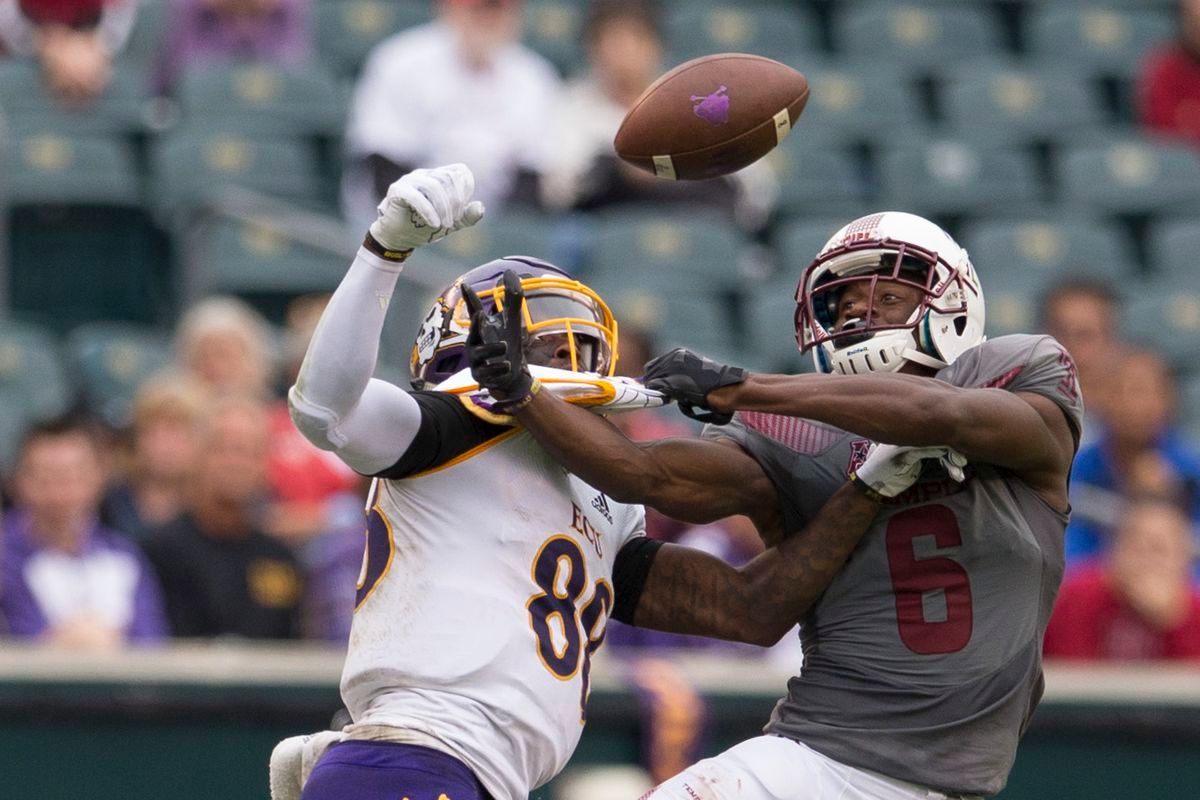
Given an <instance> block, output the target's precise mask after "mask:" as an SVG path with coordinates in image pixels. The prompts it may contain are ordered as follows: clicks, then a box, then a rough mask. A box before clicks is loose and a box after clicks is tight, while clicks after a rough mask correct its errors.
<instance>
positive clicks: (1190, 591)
mask: <svg viewBox="0 0 1200 800" xmlns="http://www.w3.org/2000/svg"><path fill="white" fill-rule="evenodd" d="M1192 558H1193V552H1192V535H1191V522H1190V520H1189V519H1188V516H1187V514H1185V513H1184V511H1183V510H1182V509H1181V508H1180V507H1179V506H1178V504H1176V503H1174V502H1172V501H1171V500H1169V499H1164V498H1162V497H1156V496H1146V497H1139V498H1134V499H1132V500H1131V501H1130V502H1129V504H1128V506H1127V507H1126V509H1125V511H1124V513H1123V515H1122V517H1121V521H1120V523H1119V525H1118V527H1117V530H1116V538H1115V541H1114V544H1113V548H1112V550H1111V552H1110V553H1109V554H1108V555H1107V557H1106V558H1105V559H1104V560H1103V561H1101V562H1098V563H1097V564H1096V565H1094V566H1091V567H1087V568H1083V569H1080V570H1079V571H1077V572H1075V573H1074V574H1073V575H1071V576H1070V577H1068V578H1067V580H1066V581H1065V582H1064V583H1063V587H1062V590H1061V591H1060V592H1059V594H1058V602H1057V603H1056V604H1055V606H1054V614H1053V616H1052V617H1051V619H1050V625H1049V626H1048V627H1047V629H1046V638H1045V643H1044V654H1045V656H1046V658H1072V659H1085V660H1093V661H1099V660H1105V661H1132V660H1149V659H1189V660H1200V591H1198V590H1197V589H1195V588H1194V587H1193V586H1192V583H1191V562H1192Z"/></svg>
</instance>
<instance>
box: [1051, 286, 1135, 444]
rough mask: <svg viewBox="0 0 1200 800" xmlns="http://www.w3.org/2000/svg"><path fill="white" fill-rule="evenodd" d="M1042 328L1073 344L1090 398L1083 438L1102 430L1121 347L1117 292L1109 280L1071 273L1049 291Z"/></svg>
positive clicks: (1081, 383)
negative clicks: (1115, 360)
mask: <svg viewBox="0 0 1200 800" xmlns="http://www.w3.org/2000/svg"><path fill="white" fill-rule="evenodd" d="M1040 317H1041V330H1042V331H1043V332H1045V333H1048V334H1050V335H1051V336H1053V337H1054V338H1055V339H1057V340H1058V342H1059V344H1061V345H1062V346H1063V347H1065V348H1067V352H1068V353H1070V354H1071V357H1072V358H1073V359H1074V360H1075V366H1076V368H1077V369H1078V371H1079V386H1080V389H1081V390H1082V392H1083V401H1084V403H1086V404H1087V409H1088V418H1087V420H1086V421H1085V423H1084V431H1083V436H1082V440H1081V442H1080V443H1081V444H1083V445H1086V444H1089V443H1091V442H1092V441H1094V440H1095V438H1096V437H1097V436H1098V435H1099V420H1100V419H1102V418H1103V415H1104V408H1105V406H1106V404H1107V402H1108V398H1109V395H1111V394H1112V389H1113V381H1112V377H1113V369H1112V365H1113V360H1114V359H1115V358H1116V357H1117V351H1118V349H1119V347H1120V343H1119V341H1118V335H1117V297H1116V295H1115V294H1113V291H1112V290H1111V289H1109V288H1108V286H1107V284H1104V283H1102V282H1100V281H1095V280H1091V279H1089V278H1068V279H1067V280H1064V281H1060V282H1059V283H1057V284H1055V285H1054V286H1052V287H1051V288H1050V290H1049V291H1048V292H1047V293H1046V294H1045V296H1043V298H1042V303H1041V309H1040Z"/></svg>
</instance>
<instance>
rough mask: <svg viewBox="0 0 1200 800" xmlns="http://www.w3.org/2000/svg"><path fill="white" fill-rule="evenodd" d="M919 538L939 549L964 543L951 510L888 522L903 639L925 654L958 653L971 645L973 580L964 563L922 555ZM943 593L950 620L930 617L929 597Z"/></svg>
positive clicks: (909, 513) (921, 509) (919, 511)
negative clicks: (930, 541) (928, 540)
mask: <svg viewBox="0 0 1200 800" xmlns="http://www.w3.org/2000/svg"><path fill="white" fill-rule="evenodd" d="M918 538H922V539H930V538H931V539H933V541H934V544H935V545H936V547H939V548H944V547H957V546H958V545H960V544H962V533H961V531H960V530H959V528H958V520H957V519H955V517H954V512H953V511H951V510H950V509H948V508H946V507H945V506H940V505H930V506H918V507H916V508H910V509H907V510H905V511H901V512H900V513H898V514H896V515H895V516H893V517H892V518H891V519H890V520H888V523H887V556H888V569H889V571H890V572H891V574H892V592H893V593H894V594H895V595H896V623H897V625H898V626H899V628H900V640H901V641H902V642H904V646H905V647H907V648H908V649H909V650H911V651H913V652H914V653H919V654H921V655H939V654H943V653H957V652H958V651H959V650H962V649H963V648H964V647H966V646H967V643H968V642H969V641H971V629H972V627H973V625H974V618H973V612H972V609H971V580H970V577H969V576H968V575H967V570H966V569H965V568H964V567H963V565H962V564H959V563H958V562H957V561H955V560H954V559H952V558H949V557H947V556H939V555H935V556H925V557H918V556H917V549H916V540H917V539H918ZM938 589H940V590H941V591H942V597H943V598H944V600H945V603H946V618H945V619H944V620H937V621H930V620H927V619H926V618H925V595H926V594H928V593H929V592H933V591H935V590H938Z"/></svg>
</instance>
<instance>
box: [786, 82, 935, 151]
mask: <svg viewBox="0 0 1200 800" xmlns="http://www.w3.org/2000/svg"><path fill="white" fill-rule="evenodd" d="M802 71H803V72H804V75H805V77H806V78H808V85H809V88H810V90H811V91H810V93H809V97H808V105H807V106H806V107H805V109H804V119H803V122H802V123H800V128H799V130H798V131H797V132H796V134H795V135H796V136H797V137H803V138H804V139H805V140H806V141H809V140H812V139H813V138H814V133H815V134H816V135H817V136H816V138H818V139H820V140H822V141H825V140H828V141H829V142H840V143H841V144H843V145H844V144H846V143H847V141H851V142H854V141H861V142H866V143H869V144H873V145H878V144H883V143H886V142H887V141H889V140H890V139H892V138H893V137H894V136H895V132H896V129H897V128H900V129H903V130H909V129H912V128H915V127H918V126H919V125H920V124H921V122H922V120H923V118H924V114H923V113H922V110H923V106H922V102H921V98H920V96H919V94H918V92H917V90H916V87H915V86H914V85H913V83H912V81H910V80H908V78H907V77H906V76H904V75H902V74H900V73H898V72H897V71H896V70H894V69H890V68H880V67H878V66H873V67H865V66H858V67H856V66H852V65H844V64H834V65H829V64H824V65H819V66H816V67H810V68H805V69H803V70H802Z"/></svg>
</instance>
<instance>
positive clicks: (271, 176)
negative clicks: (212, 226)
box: [151, 129, 321, 211]
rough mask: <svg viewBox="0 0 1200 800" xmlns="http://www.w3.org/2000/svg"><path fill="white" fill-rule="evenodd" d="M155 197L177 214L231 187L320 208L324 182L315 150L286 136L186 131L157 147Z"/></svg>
mask: <svg viewBox="0 0 1200 800" xmlns="http://www.w3.org/2000/svg"><path fill="white" fill-rule="evenodd" d="M151 162H152V165H153V189H152V195H153V200H154V203H155V205H156V206H157V207H158V208H159V209H160V210H164V211H175V210H179V209H187V208H190V207H193V206H196V205H201V204H203V203H205V202H207V201H209V200H211V199H212V198H214V197H216V196H219V194H220V192H221V191H222V190H223V189H224V188H226V187H228V186H240V187H244V188H248V189H253V190H256V191H260V192H263V193H265V194H269V195H273V196H275V197H279V198H283V199H287V200H293V201H297V202H301V203H308V204H316V203H317V198H318V197H319V196H320V187H321V184H320V178H319V176H318V172H317V164H316V159H315V157H314V152H313V149H312V148H310V147H308V146H306V145H305V144H304V143H303V142H301V141H297V140H294V139H286V138H271V137H263V136H251V135H244V134H237V133H225V132H220V131H211V130H205V129H200V130H189V129H183V130H180V131H178V132H176V133H174V134H172V135H171V136H168V137H165V138H164V139H162V140H160V141H158V142H156V143H155V145H154V148H153V152H152V156H151Z"/></svg>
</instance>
